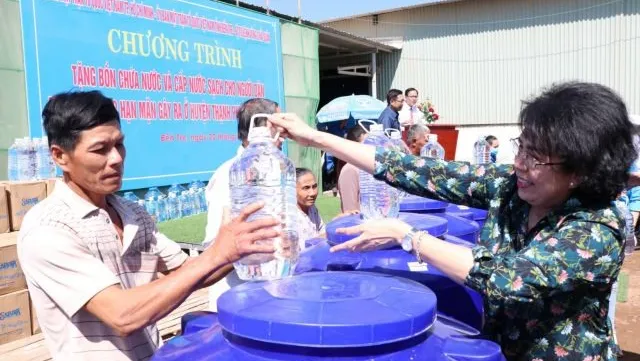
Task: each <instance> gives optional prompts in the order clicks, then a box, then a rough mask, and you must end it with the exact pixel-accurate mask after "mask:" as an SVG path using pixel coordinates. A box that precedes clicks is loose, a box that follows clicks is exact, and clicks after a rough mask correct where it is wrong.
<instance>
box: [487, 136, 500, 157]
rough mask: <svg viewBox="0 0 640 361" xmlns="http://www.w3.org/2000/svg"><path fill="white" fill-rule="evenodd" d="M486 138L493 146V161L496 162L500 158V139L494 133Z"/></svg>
mask: <svg viewBox="0 0 640 361" xmlns="http://www.w3.org/2000/svg"><path fill="white" fill-rule="evenodd" d="M485 140H486V141H487V143H489V145H490V146H491V163H496V162H497V160H498V147H499V146H500V141H499V140H498V138H496V137H495V136H494V135H489V136H487V137H486V138H485Z"/></svg>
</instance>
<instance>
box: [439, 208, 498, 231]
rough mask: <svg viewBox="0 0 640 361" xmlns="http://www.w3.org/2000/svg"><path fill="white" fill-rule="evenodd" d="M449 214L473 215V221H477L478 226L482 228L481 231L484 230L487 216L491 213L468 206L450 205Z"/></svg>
mask: <svg viewBox="0 0 640 361" xmlns="http://www.w3.org/2000/svg"><path fill="white" fill-rule="evenodd" d="M447 213H453V214H456V213H461V214H469V213H471V214H472V217H473V218H472V219H473V220H474V221H476V222H477V223H478V225H479V226H480V230H482V227H483V226H484V223H485V222H486V220H487V215H488V214H489V212H488V211H487V210H485V209H479V208H472V207H467V206H459V205H457V204H449V206H447Z"/></svg>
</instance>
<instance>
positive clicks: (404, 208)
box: [400, 195, 449, 213]
mask: <svg viewBox="0 0 640 361" xmlns="http://www.w3.org/2000/svg"><path fill="white" fill-rule="evenodd" d="M448 205H449V203H447V202H443V201H438V200H435V199H429V198H424V197H418V196H414V195H409V196H407V197H404V198H403V199H402V200H401V201H400V212H410V213H441V212H445V211H446V209H447V206H448Z"/></svg>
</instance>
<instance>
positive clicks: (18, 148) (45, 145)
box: [7, 137, 56, 181]
mask: <svg viewBox="0 0 640 361" xmlns="http://www.w3.org/2000/svg"><path fill="white" fill-rule="evenodd" d="M8 158H9V159H8V169H7V170H8V172H7V173H8V176H9V180H10V181H33V180H42V179H49V178H55V176H56V165H55V163H54V162H53V158H51V154H50V153H49V141H48V139H47V137H42V138H29V137H25V138H17V139H16V140H15V141H14V142H13V144H12V145H11V147H9V157H8Z"/></svg>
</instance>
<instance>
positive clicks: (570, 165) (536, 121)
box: [520, 82, 637, 205]
mask: <svg viewBox="0 0 640 361" xmlns="http://www.w3.org/2000/svg"><path fill="white" fill-rule="evenodd" d="M520 126H521V127H522V134H521V136H520V137H521V138H522V139H524V140H525V141H526V143H527V144H528V147H529V148H530V150H529V151H530V152H531V154H532V155H536V156H557V157H558V158H560V159H561V160H562V162H563V165H562V169H563V170H564V171H566V172H568V173H574V174H576V175H577V176H579V177H581V180H582V181H581V182H580V184H579V186H578V187H577V188H576V190H575V191H574V194H573V195H574V196H575V197H576V198H578V199H579V200H580V201H581V202H582V203H583V204H601V205H602V204H608V203H609V202H611V201H613V200H614V199H616V198H617V197H618V195H619V194H620V192H622V190H623V189H624V188H625V184H626V183H627V181H628V178H629V175H628V170H629V167H631V164H632V163H633V161H634V160H635V159H636V157H637V154H636V150H635V148H634V146H633V140H632V136H633V134H634V131H633V125H632V123H631V121H630V120H629V115H628V113H627V107H626V105H625V103H624V101H623V100H622V99H621V98H620V96H618V94H616V93H615V92H614V91H613V90H611V89H610V88H608V87H606V86H604V85H600V84H595V83H583V82H567V83H562V84H557V85H552V86H551V87H550V88H548V89H547V90H545V91H544V92H543V93H542V94H541V95H540V96H538V97H536V98H535V99H533V100H531V101H526V102H524V107H523V109H522V111H521V112H520Z"/></svg>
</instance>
